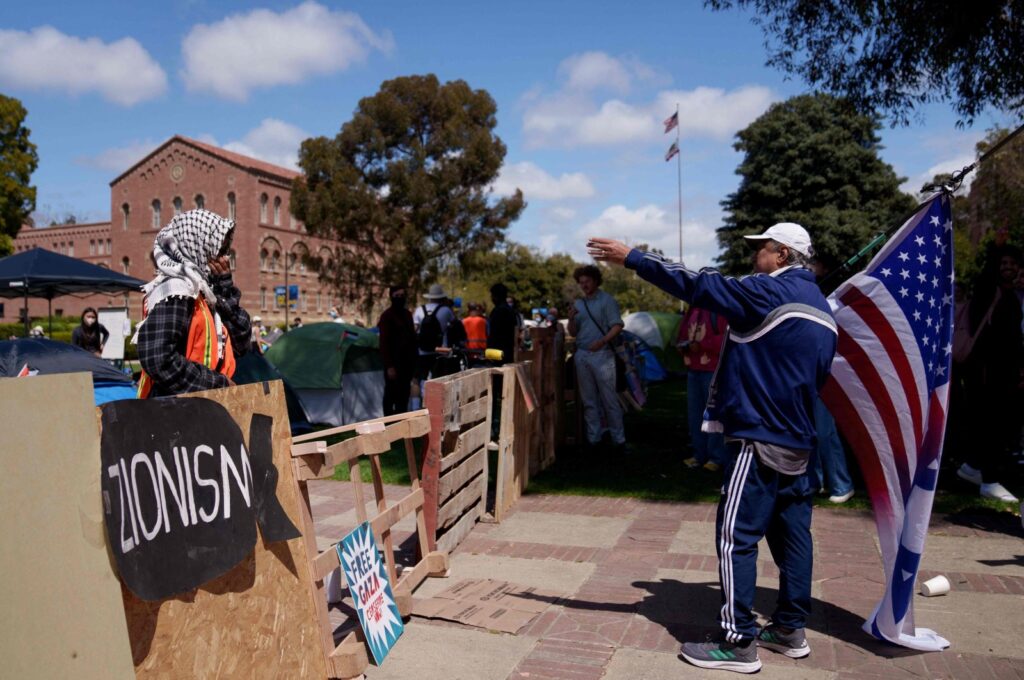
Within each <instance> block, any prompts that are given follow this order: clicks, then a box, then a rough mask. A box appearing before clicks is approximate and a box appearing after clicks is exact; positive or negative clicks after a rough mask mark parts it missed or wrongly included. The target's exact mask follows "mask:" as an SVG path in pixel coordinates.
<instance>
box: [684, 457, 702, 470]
mask: <svg viewBox="0 0 1024 680" xmlns="http://www.w3.org/2000/svg"><path fill="white" fill-rule="evenodd" d="M683 465H685V466H686V467H688V468H690V469H691V470H695V469H697V468H699V467H700V461H699V460H697V459H696V458H694V457H693V456H690V457H689V458H687V459H686V460H684V461H683Z"/></svg>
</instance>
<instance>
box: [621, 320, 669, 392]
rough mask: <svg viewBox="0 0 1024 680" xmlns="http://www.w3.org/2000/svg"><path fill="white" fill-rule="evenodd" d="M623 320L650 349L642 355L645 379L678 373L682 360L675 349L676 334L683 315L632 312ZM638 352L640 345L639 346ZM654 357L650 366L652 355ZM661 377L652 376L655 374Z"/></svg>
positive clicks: (627, 328)
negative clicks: (654, 362)
mask: <svg viewBox="0 0 1024 680" xmlns="http://www.w3.org/2000/svg"><path fill="white" fill-rule="evenodd" d="M623 321H624V322H625V324H626V330H627V331H628V332H630V333H632V334H633V335H635V336H637V337H638V338H640V339H641V340H643V342H644V344H646V345H647V348H649V350H650V351H649V356H645V357H644V359H645V373H647V375H646V376H645V378H646V379H647V380H661V379H664V377H665V376H664V373H681V372H682V371H683V360H682V359H681V358H680V356H679V353H678V352H676V337H677V336H678V334H679V324H680V322H681V321H682V317H681V316H680V315H679V314H676V313H670V312H634V313H633V314H627V315H626V316H625V317H624V318H623ZM641 351H643V348H642V347H641ZM652 357H653V358H654V359H655V360H656V365H652V362H651V358H652ZM659 373H660V374H662V375H661V377H660V378H659V377H655V376H656V375H658V374H659Z"/></svg>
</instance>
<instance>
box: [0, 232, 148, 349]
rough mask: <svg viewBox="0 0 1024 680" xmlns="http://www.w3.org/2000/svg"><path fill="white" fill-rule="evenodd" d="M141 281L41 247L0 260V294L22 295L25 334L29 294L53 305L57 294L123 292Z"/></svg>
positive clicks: (12, 296) (139, 286) (2, 295)
mask: <svg viewBox="0 0 1024 680" xmlns="http://www.w3.org/2000/svg"><path fill="white" fill-rule="evenodd" d="M143 284H145V281H141V280H139V279H136V278H132V277H131V276H126V275H124V274H118V273H117V272H114V271H111V270H109V269H107V268H106V267H99V266H97V265H94V264H89V263H88V262H84V261H82V260H77V259H75V258H73V257H68V256H67V255H61V254H60V253H54V252H51V251H49V250H43V249H42V248H33V249H32V250H26V251H25V252H23V253H18V254H17V255H10V256H8V257H5V258H3V259H0V297H5V298H24V300H25V335H28V299H29V298H30V297H39V298H46V299H47V300H49V301H50V303H51V304H52V303H53V298H55V297H58V296H60V295H77V294H83V293H126V292H129V291H141V290H142V286H143ZM50 318H51V320H52V318H53V315H52V314H50ZM50 333H51V335H52V334H53V329H52V328H51V329H50Z"/></svg>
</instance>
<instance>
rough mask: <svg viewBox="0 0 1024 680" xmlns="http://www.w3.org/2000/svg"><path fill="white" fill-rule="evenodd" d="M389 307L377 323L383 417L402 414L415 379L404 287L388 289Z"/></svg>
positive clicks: (413, 345) (412, 336)
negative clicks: (382, 376) (382, 387)
mask: <svg viewBox="0 0 1024 680" xmlns="http://www.w3.org/2000/svg"><path fill="white" fill-rule="evenodd" d="M388 297H389V298H390V300H391V306H390V307H388V308H387V309H385V310H384V313H383V314H381V315H380V320H379V321H378V322H377V328H378V329H379V330H380V356H381V361H382V362H383V364H384V415H386V416H390V415H393V414H396V413H405V412H406V410H407V409H408V408H409V392H410V389H411V387H412V380H413V378H414V377H415V375H416V357H417V354H416V329H415V327H414V326H413V321H412V313H411V312H410V311H409V310H408V309H407V308H406V304H407V302H408V299H409V298H408V294H407V292H406V287H405V286H391V288H389V289H388Z"/></svg>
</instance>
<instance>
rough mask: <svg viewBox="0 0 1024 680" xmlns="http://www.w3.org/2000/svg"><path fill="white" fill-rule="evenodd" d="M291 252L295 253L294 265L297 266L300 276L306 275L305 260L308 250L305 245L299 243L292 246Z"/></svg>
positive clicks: (307, 256)
mask: <svg viewBox="0 0 1024 680" xmlns="http://www.w3.org/2000/svg"><path fill="white" fill-rule="evenodd" d="M292 251H293V252H294V253H295V263H296V265H298V267H297V268H298V271H299V273H301V274H305V273H306V260H307V259H308V258H309V248H308V247H307V246H306V244H305V243H303V242H302V241H299V242H298V243H296V244H295V245H294V246H292Z"/></svg>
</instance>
